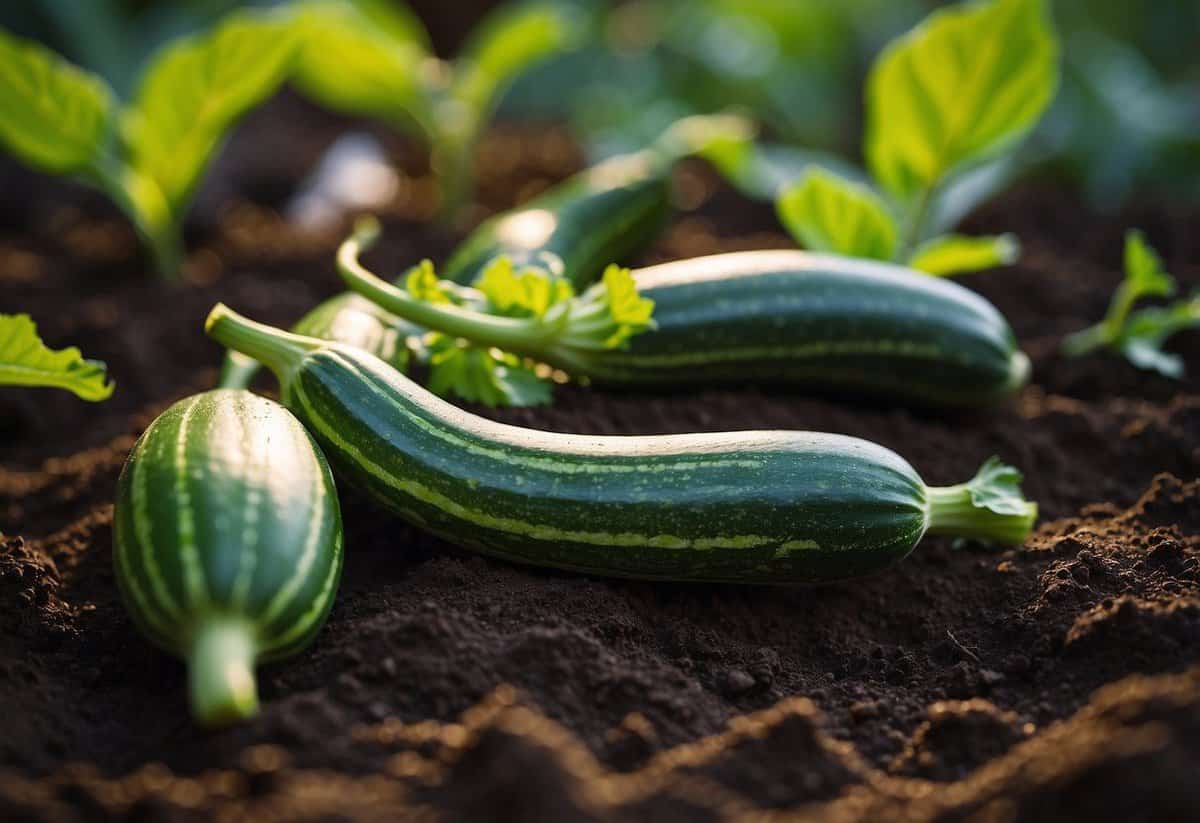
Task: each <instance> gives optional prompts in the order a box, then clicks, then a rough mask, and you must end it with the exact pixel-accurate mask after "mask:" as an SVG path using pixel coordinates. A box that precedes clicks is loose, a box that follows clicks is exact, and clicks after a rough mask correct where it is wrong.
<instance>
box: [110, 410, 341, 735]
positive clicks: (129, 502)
mask: <svg viewBox="0 0 1200 823" xmlns="http://www.w3.org/2000/svg"><path fill="white" fill-rule="evenodd" d="M113 524H114V525H113V530H114V541H113V542H114V549H113V562H114V567H115V570H116V578H117V582H118V584H119V586H120V589H121V593H122V596H123V599H124V601H125V604H126V606H127V608H128V610H129V613H130V614H131V615H132V616H133V618H134V622H135V623H136V624H137V625H138V627H139V628H140V629H141V630H142V632H143V633H144V634H145V635H146V636H147V637H148V638H149V639H150V640H152V641H153V642H154V643H155V644H157V645H158V646H160V647H162V648H163V649H165V650H167V651H169V652H171V653H173V654H175V655H177V656H179V657H182V658H183V659H185V660H186V661H187V663H188V669H189V684H190V694H191V703H192V711H193V714H194V715H195V717H196V719H197V720H199V721H200V722H202V723H205V724H221V723H226V722H229V721H232V720H236V719H239V718H242V717H246V716H248V715H250V714H253V713H254V712H255V710H256V709H257V705H258V697H257V688H256V686H255V680H254V672H253V667H254V664H255V662H257V661H263V660H272V659H276V658H281V657H285V656H287V655H289V654H292V653H294V652H296V651H298V650H300V649H301V648H303V647H304V646H305V645H307V644H308V643H309V641H311V640H312V638H313V636H314V635H315V634H316V632H317V630H318V629H319V628H320V627H321V624H322V623H323V622H324V621H325V616H326V615H327V614H328V612H329V608H330V605H331V604H332V603H333V596H334V592H335V591H336V589H337V584H338V577H339V575H340V574H341V569H342V524H341V515H340V513H339V509H338V501H337V495H336V493H335V490H334V485H333V477H332V475H331V474H330V472H329V467H328V465H327V464H326V462H325V458H324V457H323V456H322V455H321V452H320V450H319V449H318V448H317V446H316V444H315V443H314V442H313V440H312V438H311V437H310V436H309V434H308V432H307V431H305V429H304V427H303V426H301V425H300V423H299V422H298V421H297V420H296V418H295V417H293V416H292V414H291V413H290V412H288V410H287V409H285V408H284V407H283V406H281V405H279V404H278V403H275V402H273V401H271V400H267V399H265V398H262V397H258V396H256V395H253V394H251V393H249V392H246V391H241V390H236V389H217V390H214V391H209V392H205V393H203V394H198V395H195V396H193V397H188V398H186V399H184V400H181V401H179V402H178V403H176V404H175V405H173V406H171V407H170V408H169V409H167V411H165V412H163V414H162V415H161V416H160V417H159V418H158V419H156V420H155V421H154V422H153V423H152V424H151V425H150V427H149V428H148V429H146V431H145V433H144V434H143V435H142V436H141V438H140V439H139V440H138V441H137V443H136V444H135V445H134V447H133V451H132V452H130V455H129V459H128V461H127V462H126V463H125V467H124V469H123V470H122V472H121V477H120V480H119V486H118V492H117V500H116V506H115V509H114V514H113Z"/></svg>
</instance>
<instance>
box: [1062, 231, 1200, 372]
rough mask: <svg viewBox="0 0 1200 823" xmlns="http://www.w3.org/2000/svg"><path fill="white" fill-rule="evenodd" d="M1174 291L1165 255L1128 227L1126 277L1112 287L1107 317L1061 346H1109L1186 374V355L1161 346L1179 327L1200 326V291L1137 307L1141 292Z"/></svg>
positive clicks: (1068, 350)
mask: <svg viewBox="0 0 1200 823" xmlns="http://www.w3.org/2000/svg"><path fill="white" fill-rule="evenodd" d="M1174 293H1175V280H1174V278H1173V277H1171V275H1170V274H1168V273H1167V272H1166V271H1165V270H1164V269H1163V265H1162V260H1161V259H1160V258H1159V256H1158V254H1157V253H1156V252H1155V251H1154V249H1153V248H1151V247H1150V246H1149V245H1148V244H1147V243H1146V238H1145V237H1144V236H1143V235H1142V233H1141V232H1139V231H1137V230H1131V231H1129V232H1127V233H1126V235H1125V279H1124V280H1122V281H1121V284H1120V285H1119V286H1117V290H1116V291H1115V292H1113V296H1112V299H1111V300H1110V301H1109V304H1108V311H1107V313H1105V315H1104V319H1103V320H1101V321H1100V322H1099V323H1097V324H1096V325H1094V326H1090V327H1088V328H1086V329H1083V330H1082V331H1078V332H1075V333H1074V334H1071V335H1068V336H1067V337H1066V338H1065V339H1064V340H1063V344H1062V349H1063V352H1064V353H1065V354H1067V355H1069V356H1071V357H1078V356H1080V355H1084V354H1088V353H1090V352H1093V351H1096V350H1098V349H1108V350H1109V351H1113V352H1117V353H1120V354H1122V355H1124V357H1125V359H1126V360H1128V361H1129V362H1130V363H1132V364H1133V365H1135V366H1137V367H1138V368H1139V369H1146V370H1148V371H1157V372H1158V373H1159V374H1162V375H1164V376H1166V377H1172V378H1176V379H1178V378H1180V377H1183V374H1184V364H1183V358H1181V357H1180V356H1179V355H1177V354H1171V353H1169V352H1166V351H1163V346H1164V345H1165V344H1166V342H1167V340H1169V339H1170V338H1171V337H1172V336H1173V335H1175V334H1177V333H1178V332H1181V331H1184V330H1186V329H1195V328H1200V294H1194V295H1193V296H1192V297H1190V298H1188V299H1184V300H1178V301H1176V302H1174V303H1172V304H1170V305H1168V306H1152V307H1148V308H1143V309H1138V310H1136V311H1135V310H1134V306H1135V305H1136V304H1137V302H1138V301H1139V300H1141V299H1143V298H1146V297H1170V296H1171V295H1173V294H1174Z"/></svg>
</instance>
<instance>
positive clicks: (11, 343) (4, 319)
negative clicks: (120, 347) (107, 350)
mask: <svg viewBox="0 0 1200 823" xmlns="http://www.w3.org/2000/svg"><path fill="white" fill-rule="evenodd" d="M0 384H2V385H9V386H50V387H54V388H59V389H66V390H67V391H69V392H73V393H74V394H75V395H76V396H77V397H80V398H82V399H83V400H90V401H92V402H97V401H100V400H106V399H108V397H109V396H110V395H111V394H112V393H113V384H112V382H111V381H109V380H107V379H106V376H105V367H104V364H103V363H101V362H99V361H98V360H84V359H83V357H82V356H81V355H80V353H79V349H77V348H75V347H73V346H72V347H70V348H66V349H60V350H58V351H54V350H53V349H50V348H48V347H47V346H46V344H45V343H43V342H42V339H41V338H40V337H39V336H38V333H37V325H36V324H35V323H34V322H33V320H32V319H31V318H30V317H29V315H27V314H0Z"/></svg>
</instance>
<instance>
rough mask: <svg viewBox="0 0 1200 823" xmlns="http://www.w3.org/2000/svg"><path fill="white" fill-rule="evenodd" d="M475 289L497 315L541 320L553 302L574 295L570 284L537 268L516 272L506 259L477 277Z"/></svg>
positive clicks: (500, 260) (567, 298) (568, 298)
mask: <svg viewBox="0 0 1200 823" xmlns="http://www.w3.org/2000/svg"><path fill="white" fill-rule="evenodd" d="M475 288H477V289H479V291H481V292H483V295H484V297H486V298H487V299H488V302H489V303H490V304H491V307H492V308H493V309H495V310H496V311H497V312H498V313H500V314H505V315H510V316H512V315H515V316H521V317H542V316H544V315H545V314H546V311H547V310H548V309H549V308H550V307H551V306H553V305H555V304H556V303H561V302H563V301H564V300H570V299H571V298H572V297H573V296H574V294H575V293H574V290H573V289H572V288H571V284H570V283H568V282H567V281H566V280H564V279H563V278H561V277H555V276H553V275H550V274H546V273H545V272H543V271H541V270H540V269H535V268H525V269H522V270H521V271H519V272H518V271H516V270H515V269H514V268H513V264H512V261H511V260H510V259H509V258H508V257H504V256H501V257H498V258H496V259H495V260H493V261H492V262H491V263H489V264H488V266H487V268H485V269H484V270H483V274H481V275H480V276H479V281H478V282H477V283H476V284H475Z"/></svg>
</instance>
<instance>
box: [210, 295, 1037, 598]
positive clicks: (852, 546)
mask: <svg viewBox="0 0 1200 823" xmlns="http://www.w3.org/2000/svg"><path fill="white" fill-rule="evenodd" d="M206 328H207V331H208V333H209V335H210V336H211V337H213V338H214V339H216V340H217V341H218V342H220V343H221V344H223V345H225V346H228V347H230V348H233V349H235V350H237V351H241V352H244V353H246V354H248V355H250V356H252V357H254V358H256V359H258V360H260V361H261V362H263V363H264V364H266V365H267V366H268V367H270V368H271V369H272V370H273V371H274V372H275V373H276V375H277V376H278V377H279V381H280V384H281V386H282V392H283V398H284V402H285V403H286V404H287V405H288V407H289V408H291V409H292V410H293V411H294V412H295V413H296V415H297V416H298V417H299V418H300V419H301V420H303V421H304V423H305V425H306V426H308V428H309V429H310V431H312V432H313V434H314V435H315V436H316V437H317V439H318V440H319V441H320V442H321V443H322V445H323V446H324V447H325V449H326V451H327V453H328V454H329V455H330V457H331V460H332V461H333V463H334V466H335V468H336V469H337V471H338V472H339V475H340V476H342V477H344V478H345V479H347V480H348V481H350V482H352V483H353V484H355V485H356V486H358V487H359V488H361V489H363V490H364V491H366V492H367V493H368V494H369V495H371V496H372V497H374V498H375V499H376V500H377V501H379V502H380V503H381V504H382V505H383V506H385V507H387V508H388V509H390V510H392V511H394V512H396V513H398V514H399V515H400V516H401V517H403V518H405V519H406V520H408V521H409V522H411V523H414V524H416V525H418V526H420V527H421V528H424V529H427V530H429V531H431V532H433V533H435V534H438V535H442V536H444V537H446V538H447V539H449V540H451V541H453V542H455V543H459V544H461V545H463V546H467V547H469V548H473V549H476V550H479V551H481V552H484V553H487V554H490V555H495V556H497V557H502V558H506V559H509V560H513V561H517V562H522V563H531V564H535V565H540V566H553V567H558V568H563V569H571V570H576V571H583V572H590V573H595V574H604V575H617V576H630V577H641V578H661V579H670V580H693V581H700V580H715V581H733V582H743V583H792V582H801V581H820V580H831V579H836V578H842V577H853V576H856V575H860V574H865V573H867V572H870V571H874V570H877V569H881V568H883V567H885V566H887V565H889V564H890V563H893V562H895V561H897V560H899V559H900V558H902V557H904V556H905V555H907V554H908V553H909V552H910V551H912V549H913V547H914V546H916V544H917V542H918V541H919V540H920V539H921V537H922V535H924V534H925V533H926V532H932V533H946V534H954V535H958V536H978V537H984V538H987V539H992V540H999V541H1007V542H1019V541H1021V540H1022V539H1023V538H1024V536H1025V535H1026V533H1027V532H1028V531H1029V528H1030V526H1031V524H1032V522H1033V520H1034V517H1035V516H1036V507H1035V506H1034V505H1033V504H1031V503H1027V502H1025V501H1024V500H1021V499H1020V496H1019V493H1018V492H1017V490H1016V481H1017V480H1018V479H1019V475H1016V473H1015V471H1013V470H1011V469H1007V468H1005V467H999V466H997V465H994V464H991V463H989V464H988V465H987V466H985V470H984V471H983V472H981V474H980V475H979V476H978V477H977V478H976V479H975V480H974V481H971V482H970V483H967V484H964V485H961V486H951V487H945V488H928V487H926V486H925V484H924V483H923V482H922V480H921V478H920V477H919V476H918V475H917V473H916V471H914V470H913V468H912V467H911V466H910V465H909V464H908V463H906V462H905V461H904V460H903V459H902V458H900V457H899V456H898V455H896V454H894V453H893V452H891V451H889V450H887V449H885V448H883V447H881V446H877V445H874V444H872V443H868V442H866V441H864V440H858V439H855V438H852V437H843V436H840V435H832V434H817V433H812V432H793V431H764V432H725V433H719V434H686V435H673V436H653V437H611V436H610V437H600V436H587V435H569V434H554V433H548V432H541V431H534V430H530V429H524V428H518V427H516V426H508V425H504V424H500V423H496V422H493V421H490V420H487V419H484V418H480V417H477V416H475V415H472V414H468V413H466V412H464V411H462V410H461V409H458V408H457V407H455V406H452V405H451V404H449V403H447V402H445V401H443V400H441V399H439V398H437V397H436V396H434V395H433V394H431V393H430V392H428V391H426V390H425V389H423V388H421V387H420V386H418V385H417V384H416V383H413V382H412V381H411V380H409V379H407V378H406V377H404V376H403V375H401V374H400V373H399V372H397V371H396V370H394V369H392V368H391V367H389V366H388V365H387V364H385V363H383V362H382V361H381V360H379V359H378V358H375V357H373V356H371V355H370V354H367V353H365V352H363V351H361V350H358V349H354V348H352V347H349V346H345V345H341V344H335V343H328V342H323V341H319V340H316V339H313V338H305V337H300V336H298V335H294V334H289V333H287V332H282V331H279V330H277V329H272V328H270V327H268V326H262V325H260V324H257V323H253V322H251V321H248V320H246V319H245V318H242V317H239V316H238V315H236V314H234V313H233V312H231V311H230V310H229V309H227V308H225V307H224V306H220V305H219V306H217V307H216V308H214V309H213V311H212V313H211V314H210V315H209V319H208V323H207V326H206Z"/></svg>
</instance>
